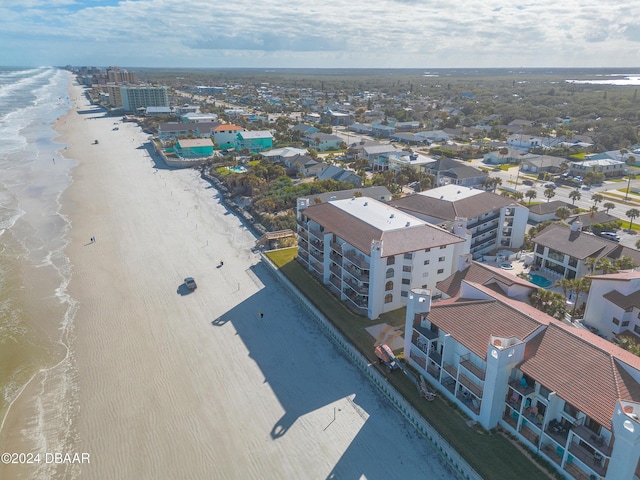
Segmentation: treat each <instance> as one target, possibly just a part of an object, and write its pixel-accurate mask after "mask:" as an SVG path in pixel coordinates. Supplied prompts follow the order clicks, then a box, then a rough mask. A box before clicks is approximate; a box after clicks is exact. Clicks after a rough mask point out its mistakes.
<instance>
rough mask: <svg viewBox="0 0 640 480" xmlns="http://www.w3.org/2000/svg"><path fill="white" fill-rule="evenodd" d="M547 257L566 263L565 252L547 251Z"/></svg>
mask: <svg viewBox="0 0 640 480" xmlns="http://www.w3.org/2000/svg"><path fill="white" fill-rule="evenodd" d="M547 258H550V259H551V260H554V261H556V262H559V263H564V254H563V253H556V252H549V253H547Z"/></svg>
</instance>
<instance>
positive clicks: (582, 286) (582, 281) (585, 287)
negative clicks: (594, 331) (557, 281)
mask: <svg viewBox="0 0 640 480" xmlns="http://www.w3.org/2000/svg"><path fill="white" fill-rule="evenodd" d="M571 281H572V282H573V292H574V293H575V294H576V301H575V302H573V309H572V310H571V319H572V320H573V319H574V318H575V316H576V309H577V308H578V301H579V300H580V294H581V293H584V292H588V291H589V288H590V287H591V280H590V279H588V278H584V277H582V278H576V279H574V280H571Z"/></svg>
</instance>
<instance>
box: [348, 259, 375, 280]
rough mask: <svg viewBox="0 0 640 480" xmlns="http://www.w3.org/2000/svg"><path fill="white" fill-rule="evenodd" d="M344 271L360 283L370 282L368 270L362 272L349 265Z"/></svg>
mask: <svg viewBox="0 0 640 480" xmlns="http://www.w3.org/2000/svg"><path fill="white" fill-rule="evenodd" d="M344 271H345V272H346V273H347V274H349V275H350V276H352V277H353V278H355V279H356V280H358V281H360V282H368V281H369V273H368V271H367V270H360V269H359V268H357V267H354V266H353V265H351V264H349V263H347V264H345V266H344Z"/></svg>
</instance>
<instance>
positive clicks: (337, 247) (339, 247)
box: [330, 242, 342, 256]
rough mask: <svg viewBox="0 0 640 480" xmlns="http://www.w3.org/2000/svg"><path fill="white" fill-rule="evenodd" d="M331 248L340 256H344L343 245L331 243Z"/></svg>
mask: <svg viewBox="0 0 640 480" xmlns="http://www.w3.org/2000/svg"><path fill="white" fill-rule="evenodd" d="M330 245H331V248H332V249H333V250H335V251H336V253H338V254H339V255H340V256H342V245H340V244H339V243H336V242H331V244H330Z"/></svg>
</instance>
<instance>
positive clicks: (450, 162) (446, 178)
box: [427, 157, 489, 187]
mask: <svg viewBox="0 0 640 480" xmlns="http://www.w3.org/2000/svg"><path fill="white" fill-rule="evenodd" d="M427 173H430V174H432V175H433V176H435V177H436V185H448V184H452V185H459V186H464V187H475V186H479V185H482V182H484V180H485V179H486V178H487V177H489V174H488V173H487V172H483V171H482V170H479V169H477V168H475V167H472V166H471V165H468V164H467V163H465V162H462V161H459V160H454V159H452V158H447V157H442V158H440V159H439V160H438V161H437V162H435V163H433V164H432V165H430V166H429V168H428V169H427Z"/></svg>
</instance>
